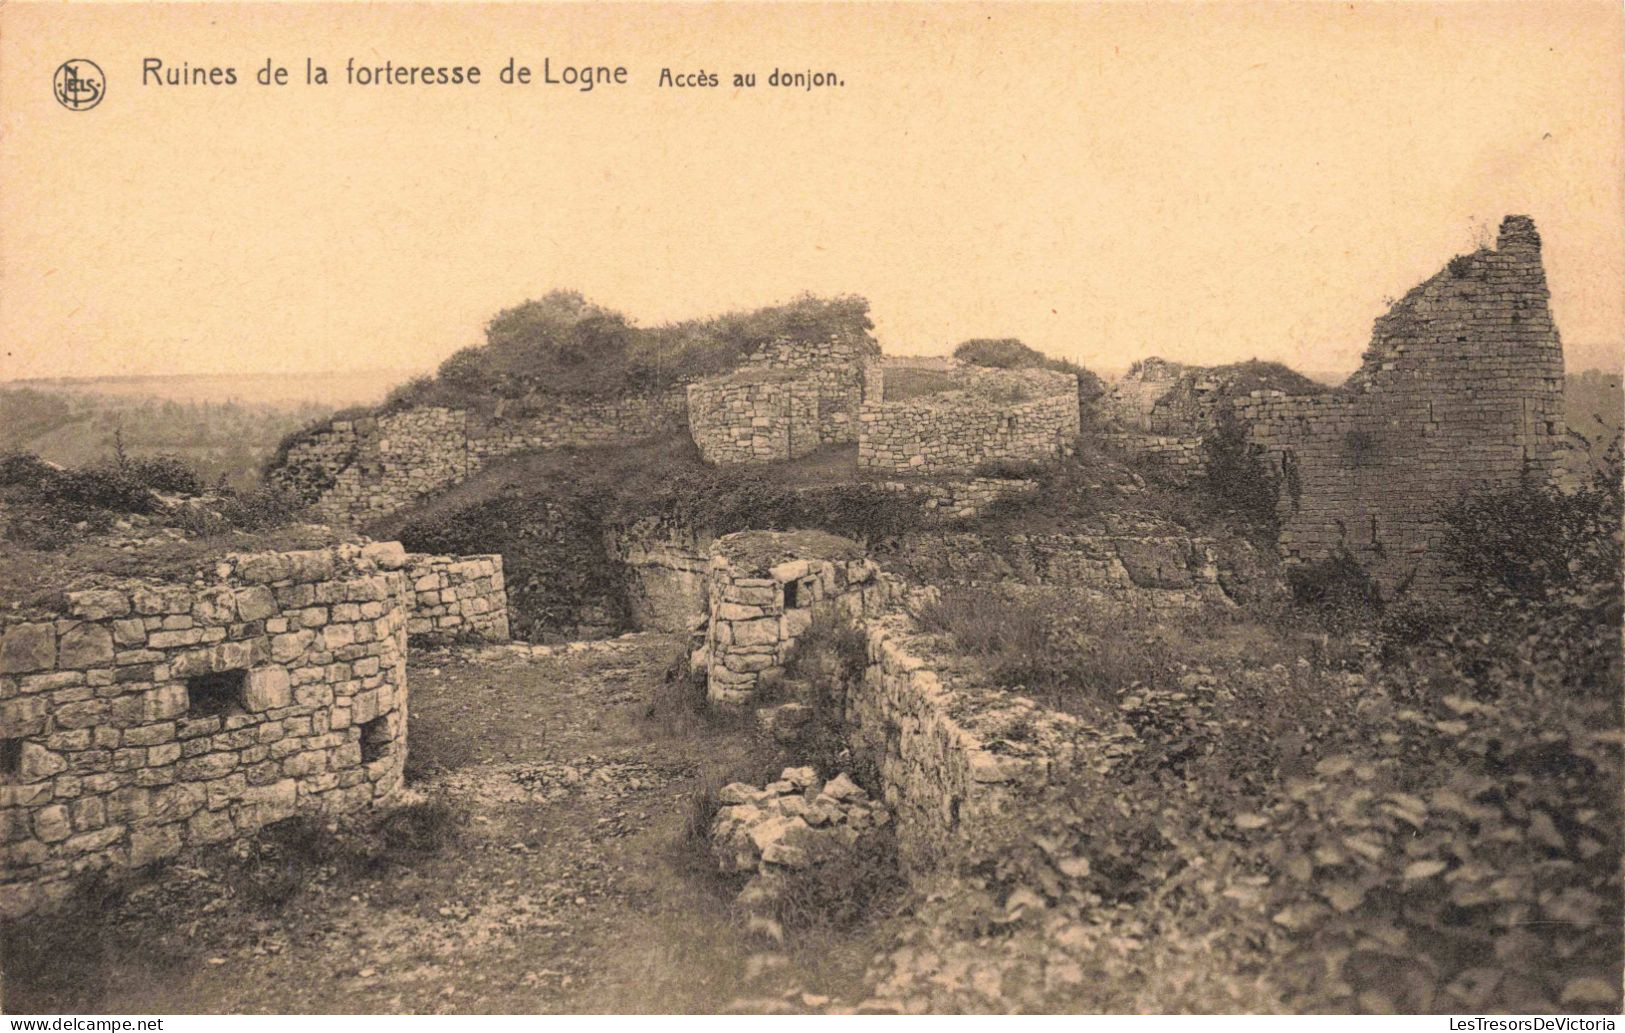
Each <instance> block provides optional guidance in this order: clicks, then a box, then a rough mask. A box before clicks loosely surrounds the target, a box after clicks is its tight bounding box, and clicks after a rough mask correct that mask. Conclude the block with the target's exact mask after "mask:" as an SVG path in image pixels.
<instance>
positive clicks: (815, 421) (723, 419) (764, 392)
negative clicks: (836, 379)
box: [688, 370, 823, 465]
mask: <svg viewBox="0 0 1625 1033" xmlns="http://www.w3.org/2000/svg"><path fill="white" fill-rule="evenodd" d="M819 390H820V389H819V385H818V384H817V383H816V382H814V381H812V380H805V379H801V378H799V377H794V376H791V375H789V374H776V375H775V374H773V373H769V374H767V375H763V374H762V373H761V372H760V371H754V370H753V371H746V372H742V373H739V374H735V375H733V376H729V377H720V378H716V379H712V380H705V381H701V382H700V383H697V384H690V385H689V386H688V431H689V435H690V436H691V437H693V439H694V444H695V445H696V446H697V447H698V448H699V450H700V455H701V456H702V457H703V458H704V459H705V461H706V462H708V463H714V464H717V465H725V464H729V463H772V462H783V461H785V460H787V459H795V458H797V457H799V456H804V455H807V454H808V453H811V452H815V451H817V450H818V448H819V447H820V446H821V445H822V444H823V436H822V433H821V431H820V412H819V401H820V398H819Z"/></svg>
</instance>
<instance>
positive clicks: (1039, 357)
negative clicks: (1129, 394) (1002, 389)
mask: <svg viewBox="0 0 1625 1033" xmlns="http://www.w3.org/2000/svg"><path fill="white" fill-rule="evenodd" d="M954 358H956V359H959V360H960V361H961V362H968V363H970V364H971V365H973V366H991V367H993V368H994V369H1048V370H1054V371H1055V372H1057V373H1070V374H1072V375H1073V376H1075V377H1077V378H1078V407H1079V410H1080V412H1082V413H1085V414H1087V413H1088V412H1090V411H1092V410H1091V406H1092V405H1093V403H1094V401H1095V400H1096V399H1097V398H1099V397H1100V396H1101V395H1103V394H1105V393H1106V385H1105V384H1104V383H1103V382H1102V381H1101V379H1100V378H1099V377H1098V376H1096V375H1095V374H1094V373H1093V372H1092V371H1090V370H1088V369H1085V368H1084V367H1083V366H1080V365H1078V364H1077V363H1075V362H1068V361H1067V360H1065V359H1052V358H1050V357H1049V356H1048V355H1045V354H1044V353H1043V352H1041V351H1039V350H1037V349H1036V348H1030V347H1028V346H1027V345H1025V344H1023V343H1022V342H1021V341H1019V340H1017V339H1016V338H1014V337H1001V338H973V339H971V340H969V341H963V342H961V343H960V344H959V346H958V347H956V348H955V349H954Z"/></svg>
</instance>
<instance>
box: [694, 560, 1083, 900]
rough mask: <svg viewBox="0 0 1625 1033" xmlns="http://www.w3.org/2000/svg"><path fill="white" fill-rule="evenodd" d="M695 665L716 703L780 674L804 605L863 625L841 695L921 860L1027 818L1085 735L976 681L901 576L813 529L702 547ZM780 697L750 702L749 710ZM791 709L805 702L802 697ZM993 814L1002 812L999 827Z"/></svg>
mask: <svg viewBox="0 0 1625 1033" xmlns="http://www.w3.org/2000/svg"><path fill="white" fill-rule="evenodd" d="M711 573H712V580H711V586H710V614H709V618H708V621H707V626H706V638H705V644H704V646H703V647H702V648H701V649H700V650H698V651H697V653H696V655H695V657H694V658H693V664H694V667H695V669H697V670H704V671H705V673H706V678H707V685H708V697H709V699H710V700H711V702H712V703H713V705H725V706H741V705H749V704H751V703H753V702H754V701H755V700H756V699H757V695H758V693H759V692H760V691H761V690H762V689H763V688H765V687H766V686H767V685H768V684H769V683H770V682H772V681H773V680H774V679H776V678H778V677H780V676H781V675H782V673H783V667H784V663H785V660H786V659H787V657H788V655H789V652H790V649H791V648H792V647H793V646H794V644H795V642H796V639H797V637H798V636H800V635H801V634H802V633H803V632H805V631H806V629H807V628H808V627H810V626H811V625H812V623H813V620H814V619H815V617H818V618H822V619H837V620H844V621H847V622H849V623H851V624H853V625H855V626H858V627H861V628H863V629H864V630H865V631H866V633H867V636H868V645H867V656H868V664H867V666H866V667H865V670H864V675H863V678H862V679H861V682H860V683H859V684H858V685H855V686H849V687H848V689H847V693H846V695H845V697H844V699H843V700H841V701H840V704H839V705H840V706H841V707H842V708H843V717H844V719H845V721H846V723H847V725H848V729H849V736H848V741H849V744H850V746H851V748H852V749H853V751H854V753H858V754H861V755H864V756H866V757H867V758H868V759H869V760H871V761H872V762H873V763H874V766H875V769H876V770H877V771H878V773H879V777H880V783H881V792H882V795H883V797H884V800H885V803H886V805H887V806H888V807H889V808H891V810H892V812H893V813H894V814H895V815H896V818H897V834H898V846H899V852H900V856H901V858H902V860H903V862H904V864H905V865H906V866H907V867H908V869H909V870H910V871H911V872H924V871H927V870H929V869H931V868H932V867H934V866H936V865H939V864H941V863H942V862H944V861H947V860H950V859H964V858H966V857H968V856H971V855H972V854H973V853H974V852H975V851H979V850H986V849H997V843H998V841H999V837H1000V836H1001V835H1002V834H1004V833H1006V832H1009V831H1010V830H1012V829H1020V828H1022V827H1023V826H1024V825H1025V824H1027V823H1028V822H1029V821H1030V818H1028V817H1024V811H1023V808H1024V807H1027V806H1030V805H1031V804H1032V802H1033V797H1034V794H1035V793H1036V792H1038V791H1039V790H1041V789H1043V788H1044V787H1045V786H1048V785H1050V784H1051V783H1052V782H1054V781H1056V780H1058V779H1059V778H1060V777H1061V776H1062V775H1063V774H1064V773H1065V772H1066V771H1067V770H1068V765H1069V764H1070V763H1071V762H1072V760H1073V758H1074V757H1075V756H1076V747H1077V745H1078V744H1079V742H1081V741H1083V740H1084V739H1086V738H1087V733H1086V731H1085V730H1084V729H1083V728H1081V726H1080V725H1079V723H1078V722H1077V721H1076V719H1074V718H1072V717H1070V716H1068V715H1064V714H1058V713H1054V712H1051V711H1047V710H1044V709H1042V708H1040V707H1038V706H1037V705H1036V704H1034V703H1033V702H1032V701H1031V700H1028V699H1024V698H1021V697H1018V696H1014V695H1012V694H1010V693H1007V692H1004V691H1002V690H994V689H989V688H986V687H984V686H981V685H979V684H977V683H975V682H974V681H973V680H972V679H970V678H969V676H967V675H965V674H964V673H963V671H962V667H963V665H959V667H958V668H956V666H955V665H954V664H953V663H952V662H951V660H950V659H948V658H947V657H946V655H945V653H944V652H943V649H942V644H941V642H940V641H939V640H937V639H935V638H933V637H932V636H929V635H925V634H922V633H921V632H920V631H919V630H918V628H917V626H916V625H915V623H914V621H913V618H912V617H911V616H910V615H909V614H908V613H907V612H906V608H905V607H906V600H905V599H904V592H903V589H902V587H901V585H900V583H899V582H898V581H897V580H896V579H895V578H893V577H891V576H890V575H887V574H884V573H882V572H880V571H879V570H878V569H877V568H876V567H875V565H874V564H873V563H872V562H871V561H869V560H868V559H865V558H862V550H861V549H860V548H859V547H858V546H857V544H856V543H854V542H851V541H848V540H846V539H842V538H837V537H834V536H833V535H827V534H823V533H821V532H806V531H791V532H766V531H746V532H741V533H739V534H733V535H727V536H724V537H723V538H720V539H718V540H717V542H716V544H715V546H714V547H713V551H712V560H711ZM784 709H789V708H788V707H779V708H774V709H773V710H769V711H760V712H758V715H757V716H758V718H761V717H763V716H764V715H772V719H771V721H770V722H769V724H770V725H771V724H773V723H776V722H777V720H778V718H779V716H780V715H779V714H778V713H777V711H781V710H784ZM800 709H802V710H804V709H805V708H804V707H801V708H800ZM1000 819H1008V822H1007V823H1006V824H1005V825H1004V826H1003V828H1002V830H1001V828H998V827H995V826H996V825H997V823H998V821H999V820H1000Z"/></svg>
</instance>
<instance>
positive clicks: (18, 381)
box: [0, 349, 1625, 385]
mask: <svg viewBox="0 0 1625 1033" xmlns="http://www.w3.org/2000/svg"><path fill="white" fill-rule="evenodd" d="M1565 350H1567V349H1565ZM888 357H890V358H944V357H946V354H943V355H938V354H933V353H929V352H907V353H904V352H899V353H896V354H895V355H889V356H888ZM1147 358H1158V359H1164V360H1166V361H1169V362H1178V363H1181V364H1183V365H1187V366H1222V365H1226V363H1200V362H1189V361H1187V360H1184V359H1179V358H1174V357H1171V356H1168V355H1162V354H1158V353H1152V354H1150V355H1146V356H1142V357H1141V358H1138V359H1131V360H1129V361H1128V362H1127V363H1123V364H1117V365H1111V366H1100V367H1095V368H1097V369H1099V370H1101V371H1104V372H1122V371H1126V370H1128V369H1129V368H1130V367H1131V366H1133V365H1134V364H1135V363H1137V362H1143V361H1145V359H1147ZM1084 365H1085V366H1086V368H1090V367H1087V364H1084ZM1283 365H1286V366H1288V367H1289V368H1291V369H1294V370H1296V371H1297V372H1299V373H1303V374H1304V375H1306V376H1307V375H1309V374H1311V373H1321V374H1330V373H1340V374H1343V375H1347V373H1353V372H1354V371H1355V370H1357V369H1359V364H1358V363H1356V364H1355V365H1354V366H1353V367H1351V368H1349V369H1348V370H1347V373H1344V372H1343V370H1342V367H1324V368H1311V367H1307V366H1304V367H1299V366H1296V365H1293V364H1291V363H1283ZM435 368H436V367H433V366H357V367H354V368H349V369H320V370H298V371H289V370H248V371H241V370H232V371H227V370H215V371H210V372H194V371H188V372H183V373H89V374H76V375H66V374H62V375H55V376H33V377H7V378H0V384H8V385H28V384H40V383H94V382H97V381H140V380H184V379H187V378H193V379H201V378H205V377H236V378H248V377H340V376H358V375H361V374H379V373H392V374H404V375H407V376H419V375H424V374H430V373H433V372H434V369H435ZM1567 372H1573V373H1590V372H1601V373H1614V374H1622V375H1625V368H1621V367H1613V368H1609V367H1605V366H1599V365H1595V364H1593V365H1589V366H1585V367H1583V368H1580V369H1573V370H1568V371H1567Z"/></svg>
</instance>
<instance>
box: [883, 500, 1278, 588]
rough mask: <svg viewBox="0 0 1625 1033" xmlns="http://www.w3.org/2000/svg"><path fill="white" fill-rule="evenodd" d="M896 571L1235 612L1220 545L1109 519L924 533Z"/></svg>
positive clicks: (926, 578)
mask: <svg viewBox="0 0 1625 1033" xmlns="http://www.w3.org/2000/svg"><path fill="white" fill-rule="evenodd" d="M893 569H895V570H897V571H898V572H899V573H906V574H907V575H909V576H910V577H911V578H912V579H914V580H917V581H919V582H921V583H926V584H956V583H957V584H1011V583H1014V584H1025V585H1047V586H1054V587H1059V588H1075V589H1081V590H1083V593H1084V595H1085V597H1086V598H1088V599H1090V600H1092V601H1097V602H1102V603H1111V604H1114V605H1120V606H1130V607H1134V608H1136V609H1140V610H1152V611H1156V610H1165V611H1189V610H1192V609H1195V608H1199V607H1203V606H1230V605H1231V604H1232V599H1231V597H1230V595H1229V593H1228V592H1227V590H1226V587H1225V586H1226V583H1227V580H1229V579H1244V578H1249V577H1256V576H1258V575H1256V574H1255V573H1254V572H1252V571H1235V570H1226V569H1225V567H1224V565H1223V564H1222V563H1221V558H1220V555H1219V545H1218V542H1216V541H1215V540H1213V539H1210V538H1204V537H1201V536H1193V535H1191V534H1190V533H1189V532H1187V531H1184V530H1183V529H1182V528H1179V527H1178V526H1177V525H1173V524H1170V523H1168V522H1166V521H1161V520H1154V519H1148V518H1135V517H1129V516H1119V515H1117V514H1106V515H1102V516H1101V517H1100V518H1099V520H1098V522H1097V523H1096V524H1095V525H1094V526H1092V527H1080V528H1079V530H1078V531H1077V532H1074V533H1068V534H1020V535H1010V536H1008V537H1007V538H1002V539H1000V540H998V541H996V542H994V541H990V540H989V539H988V538H986V537H984V536H982V535H979V534H974V533H970V532H962V533H950V534H923V535H917V536H912V537H910V538H908V539H907V540H905V541H904V542H903V543H902V547H901V549H900V551H899V553H898V554H897V556H896V557H895V558H894V560H893Z"/></svg>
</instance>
